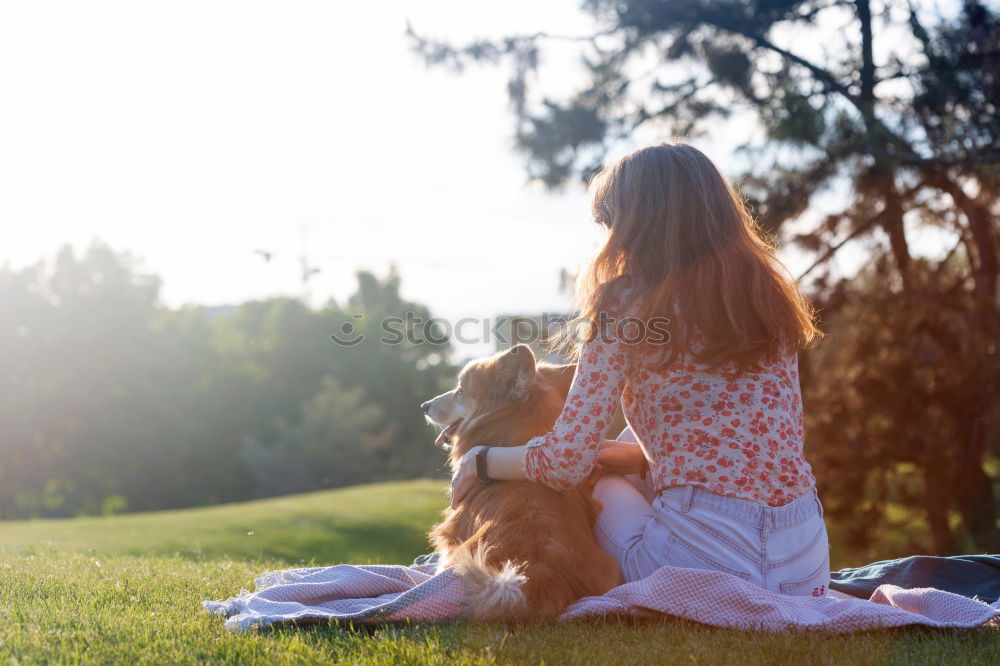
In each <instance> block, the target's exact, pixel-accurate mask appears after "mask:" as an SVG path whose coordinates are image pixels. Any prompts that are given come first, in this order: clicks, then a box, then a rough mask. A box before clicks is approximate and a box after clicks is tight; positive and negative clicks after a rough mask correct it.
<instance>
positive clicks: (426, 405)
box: [420, 400, 431, 414]
mask: <svg viewBox="0 0 1000 666" xmlns="http://www.w3.org/2000/svg"><path fill="white" fill-rule="evenodd" d="M430 408H431V401H430V400H428V401H427V402H424V403H421V404H420V409H421V410H422V411H423V412H424V414H426V413H427V410H429V409H430Z"/></svg>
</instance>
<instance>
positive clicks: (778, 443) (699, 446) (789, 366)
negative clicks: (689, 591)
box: [524, 336, 815, 506]
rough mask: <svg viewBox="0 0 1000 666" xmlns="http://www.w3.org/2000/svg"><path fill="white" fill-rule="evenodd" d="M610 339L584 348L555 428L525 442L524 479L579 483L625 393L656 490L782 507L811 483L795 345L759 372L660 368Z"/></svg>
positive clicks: (686, 364) (684, 361)
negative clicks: (689, 489)
mask: <svg viewBox="0 0 1000 666" xmlns="http://www.w3.org/2000/svg"><path fill="white" fill-rule="evenodd" d="M605 338H610V339H601V338H600V337H595V338H594V339H593V340H591V341H589V342H587V343H586V344H585V345H584V347H583V349H582V350H581V354H580V359H579V363H578V365H577V369H576V376H575V377H574V379H573V385H572V386H571V388H570V391H569V396H568V398H567V399H566V404H565V406H564V407H563V411H562V414H561V415H560V416H559V420H558V421H557V422H556V424H555V426H554V427H553V429H552V431H551V432H549V433H547V434H545V435H542V436H540V437H536V438H534V439H532V440H530V441H529V442H528V443H527V446H528V450H527V453H526V455H525V457H524V472H525V474H526V476H527V478H529V479H531V480H533V481H538V482H540V483H544V484H546V485H548V486H550V487H552V488H555V489H558V490H564V489H568V488H572V487H574V486H575V485H577V484H578V483H580V482H581V481H582V480H583V479H584V478H585V477H586V476H587V475H588V474H589V473H590V472H591V470H592V469H593V468H594V464H595V462H596V460H597V454H598V452H599V450H600V447H601V443H602V442H603V441H604V438H605V435H606V434H607V430H608V428H609V427H610V425H611V420H612V419H613V418H614V414H615V407H616V406H617V404H618V402H619V400H620V401H621V404H622V407H623V410H624V412H625V417H626V419H627V420H628V422H629V425H630V426H631V428H632V430H633V431H634V433H635V435H636V438H637V439H638V441H639V443H640V446H642V449H643V452H644V453H645V454H646V458H648V459H649V461H650V471H651V473H652V475H653V477H652V478H653V481H654V483H655V487H656V489H657V490H658V491H659V490H662V489H664V488H667V487H669V486H675V485H693V486H701V487H703V488H705V489H707V490H709V491H711V492H714V493H717V494H719V495H727V496H730V497H738V498H740V499H745V500H749V501H751V502H757V503H759V504H766V505H768V506H781V505H783V504H787V503H789V502H791V501H793V500H795V499H797V498H798V497H801V496H802V495H803V494H804V493H806V492H807V491H808V490H810V489H811V488H812V487H813V486H814V485H815V478H814V477H813V474H812V469H811V468H810V466H809V463H807V462H806V460H805V459H804V458H803V457H802V396H801V392H800V389H799V375H798V358H797V356H796V355H795V353H794V352H793V353H789V354H787V355H784V356H781V357H779V358H777V359H775V360H773V361H769V362H766V363H762V364H761V367H760V370H759V371H758V372H748V373H743V374H740V373H738V372H736V371H735V370H731V371H727V370H726V369H722V370H711V369H708V368H707V367H703V366H701V365H700V364H698V363H697V362H695V361H693V360H692V359H691V358H690V357H682V358H681V359H680V360H679V361H678V362H676V363H674V364H672V365H670V366H669V367H667V368H666V369H665V370H662V371H658V370H656V369H655V368H654V367H652V365H647V364H645V363H643V362H642V357H640V356H637V357H635V359H634V360H632V361H631V362H630V360H629V358H630V355H629V353H628V352H629V349H628V348H627V347H626V345H625V343H624V342H621V341H618V340H615V339H613V336H605ZM633 364H635V365H637V366H638V367H634V368H632V367H630V366H631V365H633ZM630 370H631V371H630Z"/></svg>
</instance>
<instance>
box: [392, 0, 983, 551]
mask: <svg viewBox="0 0 1000 666" xmlns="http://www.w3.org/2000/svg"><path fill="white" fill-rule="evenodd" d="M583 8H584V10H585V11H587V12H589V13H591V14H592V15H593V16H594V18H595V20H596V22H597V24H598V26H599V29H598V30H597V32H595V34H592V35H583V36H561V35H559V36H557V35H552V34H548V33H538V34H532V35H520V36H510V37H506V38H504V39H501V40H498V41H495V42H489V41H487V42H482V41H480V42H474V43H472V44H469V45H466V46H453V45H451V44H448V43H444V42H438V41H435V40H432V39H429V38H427V37H424V36H421V35H419V34H417V33H416V32H415V31H414V30H413V29H412V28H411V29H410V30H409V33H410V36H411V39H412V43H413V47H414V49H415V50H416V51H417V52H418V53H419V54H420V55H421V56H422V57H423V58H424V59H425V60H427V61H428V62H430V63H437V64H445V65H452V66H459V67H461V66H463V65H465V64H466V63H468V62H470V61H477V60H479V61H490V62H504V61H506V62H509V63H511V69H512V76H511V83H510V86H509V90H510V96H511V100H512V102H513V107H514V109H515V112H516V130H515V134H516V141H517V146H518V147H519V149H520V150H521V151H522V152H523V153H524V154H525V157H526V161H527V168H528V172H529V174H531V175H532V176H533V177H535V178H537V179H540V180H541V181H543V182H545V183H546V184H548V185H549V186H552V187H556V186H559V185H561V184H563V183H564V182H565V181H567V180H568V179H570V178H572V177H574V176H581V177H583V178H584V179H586V178H587V177H588V176H589V175H590V174H591V173H592V172H593V171H594V169H595V168H597V167H598V166H599V165H600V164H601V162H602V161H603V158H604V156H605V155H606V154H607V153H608V152H609V150H611V149H612V148H614V147H616V146H618V145H620V144H622V143H628V142H634V141H635V139H636V138H637V137H648V136H650V135H651V134H652V135H659V136H664V135H667V134H670V133H674V134H681V135H698V134H701V133H705V132H709V133H711V134H713V135H721V134H722V133H723V132H724V131H725V129H726V128H727V125H726V121H727V120H729V119H733V118H737V117H738V118H741V119H743V118H746V117H747V116H751V117H755V118H756V120H757V123H756V126H757V131H756V132H755V137H756V138H754V139H753V140H752V141H751V142H750V143H748V144H747V145H745V146H743V147H742V151H743V152H744V153H745V156H746V157H747V158H748V163H749V164H750V165H751V166H750V168H749V170H748V171H747V172H746V173H742V174H733V175H735V176H736V178H737V180H738V181H739V182H740V184H741V189H742V191H743V193H744V195H745V196H746V197H747V199H748V203H749V205H750V206H752V208H753V209H754V211H755V213H756V215H757V216H758V218H759V220H760V222H761V224H762V226H763V228H764V229H765V230H766V231H767V232H768V233H770V234H772V235H774V237H775V238H776V239H777V240H781V241H785V242H786V243H792V244H795V245H797V246H798V247H799V249H801V250H803V251H804V252H806V253H810V254H811V255H813V257H814V260H815V261H814V262H813V264H812V265H811V266H810V267H809V268H808V269H807V270H806V271H805V272H804V273H803V274H802V276H801V278H803V284H804V286H805V287H806V288H808V289H809V290H810V291H811V292H812V294H813V295H814V296H815V297H816V299H817V301H818V302H819V303H820V305H821V306H822V310H823V316H824V319H825V325H826V327H827V328H828V330H829V331H830V332H831V333H832V335H831V336H830V338H831V339H830V340H829V341H828V342H826V343H824V345H822V346H821V347H820V348H819V349H818V350H817V351H816V353H815V357H814V358H812V359H810V360H809V362H810V364H811V366H812V369H813V372H812V374H811V376H810V379H811V381H808V382H806V383H805V386H804V390H805V393H806V399H807V402H808V403H809V404H810V409H811V410H812V413H811V417H812V418H811V424H810V425H811V428H810V431H809V434H808V447H809V449H810V451H811V452H812V454H813V455H814V456H815V457H816V458H817V460H820V461H822V464H821V466H820V467H821V470H822V472H823V477H822V478H821V479H820V482H821V485H822V486H823V490H824V491H825V493H826V495H827V497H828V498H829V499H830V500H832V501H833V503H834V504H838V505H840V506H841V511H842V513H843V514H847V513H850V512H852V511H853V512H859V514H860V515H859V517H858V519H857V525H858V527H859V529H858V531H857V532H856V537H857V538H858V539H864V538H872V537H873V535H874V534H877V533H879V532H880V531H885V530H886V529H887V528H890V527H893V523H892V520H891V518H890V517H889V516H888V512H887V511H886V510H885V507H886V505H880V504H879V502H881V501H883V500H885V499H886V496H887V493H889V488H890V487H892V488H895V490H893V491H892V494H893V495H894V496H895V497H896V498H897V499H898V500H899V501H900V502H902V503H903V504H904V505H907V506H909V507H911V508H920V509H921V510H922V511H923V512H924V513H925V514H926V517H927V519H928V521H929V522H930V523H931V524H932V525H933V531H934V533H935V537H934V540H933V544H931V546H932V548H933V549H934V550H937V551H939V552H943V551H945V550H948V549H950V548H953V547H955V546H956V545H958V544H959V543H960V542H961V543H963V544H965V543H966V542H968V543H969V544H970V545H969V547H973V548H976V549H979V550H991V551H996V550H998V549H1000V527H998V516H1000V496H998V493H996V492H994V491H993V488H992V486H993V484H994V483H996V481H997V465H996V462H995V461H996V459H997V458H998V457H1000V437H998V432H1000V386H998V384H1000V371H998V367H997V366H998V360H997V359H998V357H997V348H996V341H997V340H1000V302H998V289H997V282H998V252H1000V249H998V245H1000V227H998V225H997V219H998V216H1000V114H998V113H997V111H998V109H997V100H998V99H1000V15H998V14H997V10H996V7H995V6H990V5H987V4H984V3H982V2H980V1H979V0H963V1H962V2H961V3H960V4H959V5H958V6H957V7H955V8H954V10H953V11H952V12H951V14H943V13H941V12H940V11H937V10H934V9H932V8H931V7H930V6H929V5H928V4H926V3H912V2H903V0H882V1H881V2H877V3H873V2H871V1H870V0H585V2H584V3H583ZM555 41H560V42H564V43H565V42H569V43H570V44H576V45H577V46H578V47H579V49H580V53H581V56H582V59H583V64H584V67H585V69H586V72H587V73H588V74H589V77H588V81H587V82H586V83H585V84H584V85H583V86H581V87H580V88H579V89H578V90H575V91H573V92H572V93H570V94H568V95H566V96H565V97H563V98H560V99H552V98H549V97H546V96H545V94H544V91H545V83H546V81H545V80H544V78H543V77H542V76H541V74H540V72H541V70H540V69H539V67H538V63H539V62H541V61H542V60H543V59H544V54H545V49H546V48H549V47H551V45H552V43H553V42H555ZM921 237H922V238H921ZM928 238H933V239H936V240H935V241H934V242H928V240H927V239H928ZM938 239H939V240H938ZM845 247H851V248H853V250H854V252H855V256H856V257H861V258H862V263H863V264H865V265H868V266H877V267H878V268H877V270H876V271H875V273H874V274H871V273H869V274H866V275H863V276H859V277H857V278H854V276H852V275H851V274H850V272H848V271H841V270H840V269H839V268H838V265H839V264H838V262H837V261H836V258H837V255H838V253H842V250H843V248H845ZM806 277H808V278H809V281H805V279H804V278H806ZM875 341H878V345H879V346H876V342H875ZM931 347H933V349H934V350H935V351H934V361H933V363H930V364H929V363H927V362H925V361H922V360H921V359H922V358H924V357H923V356H922V354H924V353H925V351H926V349H929V348H931ZM921 350H923V351H921ZM830 379H833V380H834V381H833V384H834V385H835V387H836V388H832V387H831V386H830V385H829V380H830ZM824 410H832V411H829V412H828V413H825V414H824V413H823V412H824ZM922 410H925V411H922ZM932 443H933V444H932ZM917 451H919V453H917ZM862 461H863V463H864V464H865V465H871V466H872V468H870V469H863V468H862V467H861V465H860V464H859V463H861V462H862ZM943 461H944V462H947V464H942V462H943ZM901 465H902V467H901ZM901 469H905V470H906V471H905V475H906V476H908V477H909V478H910V479H911V482H909V483H908V485H907V484H904V486H905V487H906V488H909V490H906V491H904V490H903V489H902V488H903V486H900V482H898V481H891V482H890V481H889V479H896V478H897V477H898V476H899V474H900V473H901V472H900V470H901ZM989 470H992V471H989ZM916 489H922V490H921V491H920V492H918V491H917V490H916Z"/></svg>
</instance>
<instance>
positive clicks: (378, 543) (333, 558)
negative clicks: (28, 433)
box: [0, 481, 1000, 664]
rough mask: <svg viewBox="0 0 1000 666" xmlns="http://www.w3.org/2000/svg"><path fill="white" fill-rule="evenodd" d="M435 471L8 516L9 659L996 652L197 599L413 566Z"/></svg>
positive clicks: (900, 634)
mask: <svg viewBox="0 0 1000 666" xmlns="http://www.w3.org/2000/svg"><path fill="white" fill-rule="evenodd" d="M443 493H444V488H443V485H442V484H441V483H440V482H432V481H417V482H407V483H397V484H383V485H372V486H365V487H359V488H348V489H342V490H335V491H330V492H325V493H315V494H310V495H301V496H296V497H288V498H281V499H276V500H266V501H261V502H249V503H245V504H236V505H228V506H221V507H213V508H208V509H193V510H188V511H171V512H162V513H153V514H142V515H129V516H117V517H111V518H93V519H77V520H68V521H31V522H14V523H0V661H2V662H4V663H7V662H9V663H38V662H58V663H63V662H84V663H94V662H99V663H100V662H104V663H107V662H129V663H131V662H145V663H158V664H162V663H187V662H195V661H212V662H225V663H241V664H242V663H267V664H271V663H314V662H315V663H320V662H322V663H329V662H331V661H337V662H345V663H352V662H353V663H419V664H423V663H442V664H445V663H447V664H451V663H469V664H478V663H483V664H492V663H512V662H513V663H525V662H526V663H541V662H545V663H549V664H564V663H596V664H606V663H623V664H632V663H695V664H697V663H731V664H774V663H792V664H812V663H817V664H822V663H850V664H892V663H898V664H914V663H918V664H924V663H956V662H957V663H971V664H980V663H981V664H996V663H1000V634H998V632H997V631H996V630H994V629H988V628H987V629H978V630H973V631H929V630H923V629H912V630H894V631H882V632H872V633H867V634H862V635H855V636H825V635H817V634H781V635H758V634H749V633H746V632H737V631H724V630H718V629H710V628H707V627H702V626H699V625H696V624H693V623H690V622H682V621H676V620H669V619H668V620H662V621H653V622H632V621H626V620H620V619H607V620H600V621H587V622H581V623H574V624H571V625H560V626H552V627H541V628H533V629H507V628H504V627H500V626H470V625H466V624H464V623H458V624H449V625H445V626H396V627H388V628H383V629H378V630H375V631H369V630H355V629H351V628H349V627H327V626H324V627H310V628H302V629H300V628H285V629H277V630H272V631H263V632H259V631H254V632H248V633H245V634H235V633H232V632H229V631H226V630H225V629H223V626H222V621H221V620H220V619H219V618H214V617H210V616H208V615H206V614H205V613H204V612H203V611H202V610H201V608H200V605H199V602H200V601H201V600H202V599H209V598H213V599H214V598H221V597H227V596H230V595H231V594H233V593H234V592H236V591H238V590H239V589H240V588H241V587H248V586H251V585H252V582H253V579H254V577H255V576H256V575H257V574H258V573H260V572H261V571H263V570H265V569H269V568H276V567H288V566H296V565H299V564H310V563H336V562H341V561H351V562H404V561H409V560H410V559H411V558H412V557H413V556H414V555H416V554H418V553H420V552H424V551H425V550H426V544H425V541H424V534H425V532H426V529H427V527H429V526H430V524H431V523H433V522H434V520H435V518H436V516H437V514H438V511H439V510H440V508H441V506H442V504H443V497H444V495H443Z"/></svg>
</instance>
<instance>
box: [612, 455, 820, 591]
mask: <svg viewBox="0 0 1000 666" xmlns="http://www.w3.org/2000/svg"><path fill="white" fill-rule="evenodd" d="M594 499H596V500H597V501H598V502H600V503H601V505H602V506H603V509H602V511H601V514H600V515H599V516H598V518H597V526H596V528H595V530H594V536H595V537H596V538H597V543H598V544H599V545H600V546H601V548H602V549H604V551H606V552H607V553H608V554H610V555H611V556H612V557H614V558H615V559H616V560H617V561H618V564H619V565H620V566H621V569H622V573H624V574H625V580H627V581H633V580H638V579H640V578H644V577H646V576H648V575H649V574H651V573H653V572H654V571H655V570H657V569H659V568H660V567H664V566H673V567H687V568H692V569H712V570H715V571H724V572H726V573H730V574H733V575H735V576H739V577H740V578H743V579H744V580H747V581H749V582H751V583H754V584H756V585H759V586H761V587H763V588H765V589H768V590H770V591H772V592H779V593H782V594H792V595H812V596H822V595H823V594H825V593H826V591H827V588H828V587H829V584H830V546H829V543H828V541H827V535H826V526H825V525H824V523H823V506H822V504H820V501H819V496H818V495H817V493H816V491H815V490H812V491H810V492H809V493H807V494H806V495H804V496H802V497H800V498H799V499H797V500H795V501H794V502H791V503H790V504H786V505H785V506H780V507H769V506H764V505H763V504H757V503H755V502H750V501H747V500H742V499H737V498H735V497H724V496H722V495H716V494H715V493H712V492H710V491H708V490H705V489H704V488H699V487H695V486H672V487H670V488H666V489H664V490H663V491H661V492H660V493H659V494H656V493H655V492H654V491H653V489H652V487H651V485H650V484H649V483H648V481H640V480H639V479H638V477H628V478H626V477H622V476H616V475H609V476H605V477H603V478H602V479H601V480H599V481H598V482H597V485H596V486H595V487H594Z"/></svg>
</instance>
